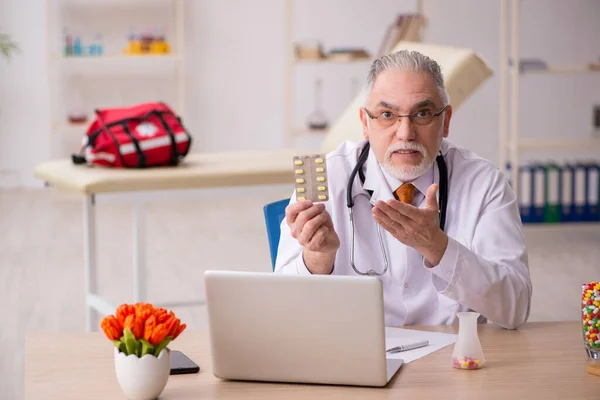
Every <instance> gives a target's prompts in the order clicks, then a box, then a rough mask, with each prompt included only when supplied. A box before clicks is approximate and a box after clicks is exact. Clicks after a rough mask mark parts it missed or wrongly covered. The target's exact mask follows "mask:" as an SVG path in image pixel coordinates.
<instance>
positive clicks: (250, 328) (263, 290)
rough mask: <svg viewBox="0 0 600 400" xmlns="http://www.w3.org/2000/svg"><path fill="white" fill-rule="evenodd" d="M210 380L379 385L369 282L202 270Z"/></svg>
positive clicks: (374, 287) (379, 352) (383, 363)
mask: <svg viewBox="0 0 600 400" xmlns="http://www.w3.org/2000/svg"><path fill="white" fill-rule="evenodd" d="M204 280H205V286H206V300H207V309H208V321H209V334H210V345H211V353H212V363H213V365H212V368H213V374H214V375H215V376H216V377H217V378H221V379H227V380H245V381H265V382H291V383H313V384H328V385H351V386H375V387H382V386H386V385H387V383H388V382H389V381H390V379H391V378H392V377H393V376H394V374H395V373H396V372H397V371H398V369H399V368H400V366H401V365H402V363H403V361H402V360H398V359H396V360H387V359H386V352H385V326H384V313H383V291H382V285H381V281H380V280H379V279H378V278H376V277H359V276H334V275H327V276H323V275H283V274H274V273H266V272H264V273H263V272H234V271H206V272H205V274H204Z"/></svg>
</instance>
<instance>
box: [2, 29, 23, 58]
mask: <svg viewBox="0 0 600 400" xmlns="http://www.w3.org/2000/svg"><path fill="white" fill-rule="evenodd" d="M16 51H19V46H17V43H15V42H13V40H12V39H11V37H10V36H9V35H7V34H4V33H0V54H3V55H4V57H6V58H10V56H11V55H12V53H14V52H16Z"/></svg>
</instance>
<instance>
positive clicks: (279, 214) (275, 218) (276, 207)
mask: <svg viewBox="0 0 600 400" xmlns="http://www.w3.org/2000/svg"><path fill="white" fill-rule="evenodd" d="M289 203H290V199H283V200H279V201H275V202H273V203H269V204H267V205H265V206H264V207H263V211H264V213H265V224H266V226H267V238H268V239H269V250H270V252H271V265H272V267H273V270H275V260H277V248H278V247H279V236H280V233H281V231H280V229H281V221H283V219H284V218H285V208H286V207H287V205H288V204H289Z"/></svg>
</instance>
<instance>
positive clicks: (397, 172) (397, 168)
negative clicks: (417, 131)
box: [383, 142, 432, 182]
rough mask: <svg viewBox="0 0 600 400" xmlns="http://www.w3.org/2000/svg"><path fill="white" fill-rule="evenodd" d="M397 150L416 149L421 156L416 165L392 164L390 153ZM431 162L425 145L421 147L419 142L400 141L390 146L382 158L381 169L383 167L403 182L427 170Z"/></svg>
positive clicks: (413, 178) (411, 179)
mask: <svg viewBox="0 0 600 400" xmlns="http://www.w3.org/2000/svg"><path fill="white" fill-rule="evenodd" d="M398 150H417V151H419V152H420V153H421V155H422V156H423V158H422V159H421V162H420V163H419V164H417V165H394V164H393V163H392V155H393V154H394V152H395V151H398ZM431 164H432V160H431V158H430V157H429V154H427V150H426V149H425V147H423V145H421V144H418V143H413V142H405V143H402V142H401V143H396V144H394V145H392V146H390V147H389V148H388V150H387V152H386V153H385V157H384V159H383V169H385V171H386V172H387V173H388V174H390V175H391V176H393V177H394V178H396V179H398V180H399V181H403V182H410V181H414V180H415V179H417V178H418V177H420V176H421V175H423V174H424V173H425V172H427V171H428V170H429V168H430V167H431Z"/></svg>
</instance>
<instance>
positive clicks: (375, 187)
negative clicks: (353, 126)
mask: <svg viewBox="0 0 600 400" xmlns="http://www.w3.org/2000/svg"><path fill="white" fill-rule="evenodd" d="M365 164H366V169H367V170H366V173H365V183H364V185H363V188H364V189H365V190H370V191H372V192H373V196H372V197H371V203H372V204H375V202H377V201H378V200H382V201H388V200H391V199H395V197H394V195H393V193H394V192H395V191H396V189H398V188H399V187H400V185H402V184H403V183H404V182H403V181H400V180H398V179H396V178H394V177H392V176H391V175H389V174H388V173H387V172H385V170H384V169H383V168H381V166H380V165H379V162H378V161H377V158H375V154H374V153H373V149H372V148H370V149H369V158H368V159H367V162H366V163H365ZM434 164H435V162H434V163H432V165H431V167H430V168H429V169H428V170H427V172H425V173H424V174H423V175H421V176H420V177H419V178H417V179H416V180H414V181H413V182H411V183H412V184H413V185H414V186H415V187H416V188H417V190H419V192H421V193H422V195H423V198H425V194H426V193H427V189H428V188H429V186H430V185H431V184H433V183H434V182H436V181H437V179H436V178H437V176H436V175H437V174H436V172H437V171H436V170H437V169H436V168H435V167H434ZM438 192H439V190H438ZM438 194H439V193H438Z"/></svg>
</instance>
